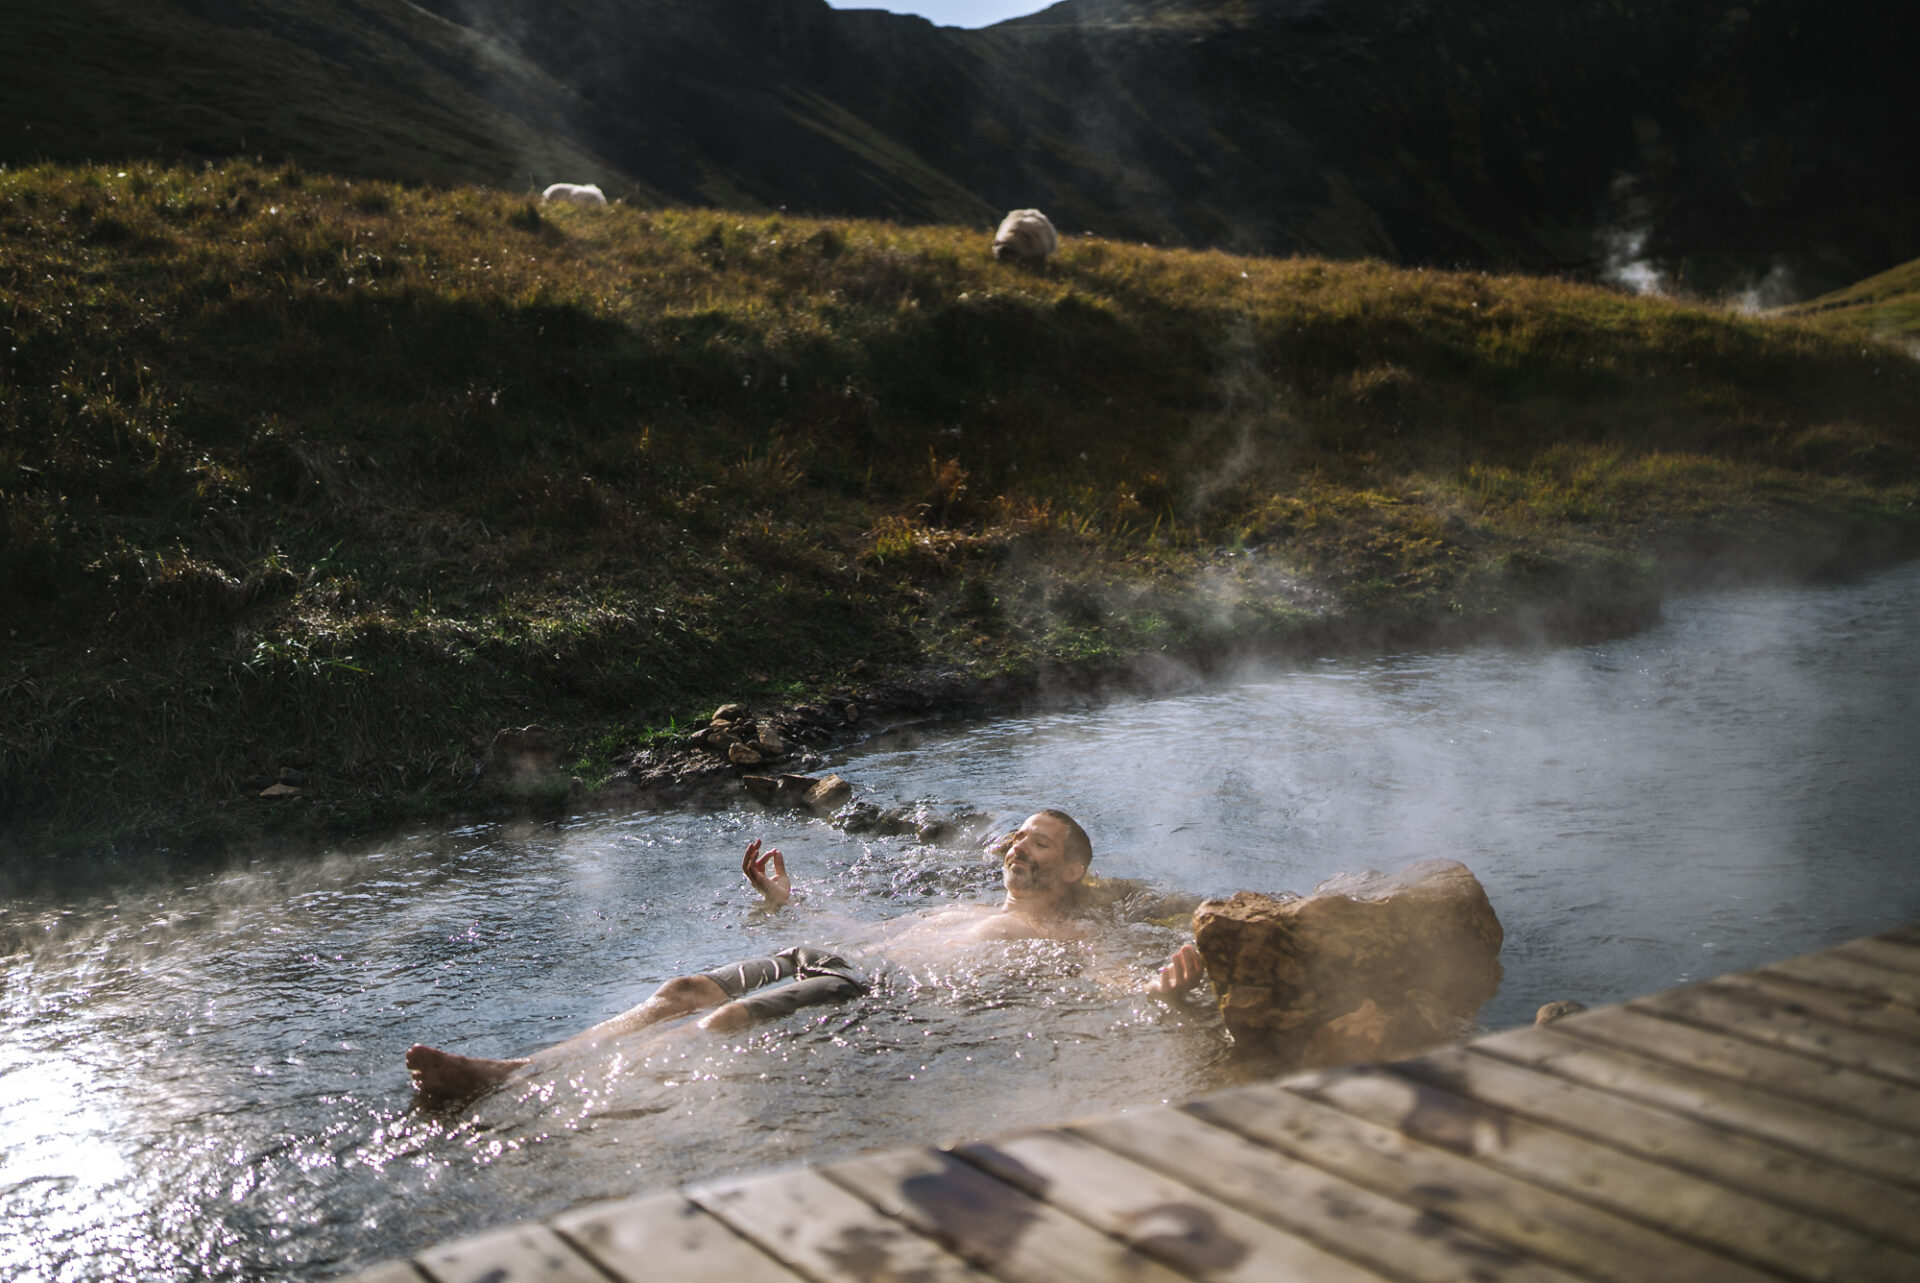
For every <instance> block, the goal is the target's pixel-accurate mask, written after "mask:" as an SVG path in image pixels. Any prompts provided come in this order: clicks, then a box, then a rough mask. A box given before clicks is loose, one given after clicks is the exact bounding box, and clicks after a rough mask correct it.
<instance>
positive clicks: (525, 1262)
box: [413, 1223, 607, 1283]
mask: <svg viewBox="0 0 1920 1283" xmlns="http://www.w3.org/2000/svg"><path fill="white" fill-rule="evenodd" d="M413 1259H414V1263H415V1264H417V1265H418V1266H419V1267H420V1269H421V1271H422V1272H423V1273H424V1274H426V1276H427V1277H428V1278H430V1279H432V1280H433V1281H434V1283H607V1276H606V1275H604V1274H602V1273H601V1272H600V1271H599V1270H597V1269H595V1268H594V1266H593V1264H592V1263H591V1262H590V1261H588V1260H587V1258H586V1257H584V1256H582V1255H580V1253H578V1252H576V1251H575V1250H574V1248H573V1245H572V1244H571V1243H568V1242H567V1241H566V1240H565V1239H563V1238H561V1237H560V1236H559V1235H558V1234H555V1233H554V1232H553V1231H552V1230H550V1229H548V1228H547V1227H546V1226H544V1225H536V1224H532V1223H529V1224H526V1225H515V1226H513V1227H511V1228H509V1229H504V1230H495V1231H493V1232H492V1233H491V1234H481V1235H478V1236H476V1237H474V1238H468V1239H462V1240H460V1241H459V1242H458V1243H444V1244H442V1245H440V1246H439V1247H435V1248H430V1249H429V1250H427V1251H425V1252H422V1253H420V1254H419V1255H418V1256H416V1257H414V1258H413Z"/></svg>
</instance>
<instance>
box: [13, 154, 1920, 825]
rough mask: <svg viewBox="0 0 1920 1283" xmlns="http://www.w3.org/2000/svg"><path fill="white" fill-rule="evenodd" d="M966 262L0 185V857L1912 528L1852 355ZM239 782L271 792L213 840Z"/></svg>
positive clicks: (380, 817) (1815, 346)
mask: <svg viewBox="0 0 1920 1283" xmlns="http://www.w3.org/2000/svg"><path fill="white" fill-rule="evenodd" d="M986 240H987V237H986V233H985V230H984V229H965V228H916V229H905V228H900V227H895V226H891V225H886V224H877V223H864V222H851V221H830V220H828V221H821V220H803V219H796V218H782V217H769V218H743V217H740V216H738V215H730V214H724V213H715V212H704V211H691V210H668V211H652V212H647V211H639V210H630V209H626V208H622V207H614V208H610V209H605V210H576V209H571V208H566V209H559V210H536V209H533V208H531V207H529V206H528V205H527V204H526V203H525V201H524V200H523V199H519V198H512V197H508V196H504V195H500V194H497V193H493V192H489V191H484V190H479V189H458V190H451V191H424V190H411V189H405V188H401V187H397V186H390V185H384V184H371V183H348V182H346V181H343V180H338V179H334V178H329V177H324V176H316V175H308V174H303V173H301V172H300V171H298V170H296V169H291V168H282V169H272V168H264V167H261V166H258V165H254V164H247V163H235V164H231V165H227V166H224V167H219V168H209V169H164V168H149V167H134V168H130V169H100V168H79V169H74V168H38V169H28V170H15V171H6V172H4V173H0V349H3V350H0V429H4V438H0V440H3V444H0V452H3V453H0V523H3V524H0V540H3V542H0V597H4V599H5V600H7V601H8V602H9V603H11V604H12V608H11V609H10V610H9V612H8V621H7V623H6V624H5V626H4V628H5V636H4V638H0V661H3V662H4V667H3V668H0V816H4V820H0V823H3V824H4V826H5V829H6V831H7V833H8V834H9V835H10V836H11V837H12V838H13V839H15V840H18V841H30V842H33V843H36V844H37V843H40V842H54V843H64V842H74V841H92V840H97V839H100V838H102V837H117V838H121V839H125V840H129V841H131V840H135V839H138V838H141V837H165V838H168V839H171V840H177V841H201V842H206V841H220V840H226V839H232V838H236V837H241V836H245V835H247V834H250V833H257V832H262V831H271V830H274V829H276V828H297V829H301V830H303V831H325V832H340V831H351V830H354V829H357V828H362V827H365V826H368V825H373V824H378V823H382V822H386V821H390V820H392V819H395V818H398V817H400V816H404V815H408V814H431V813H436V812H439V811H442V810H444V809H446V808H449V807H453V806H457V805H460V804H462V803H463V801H465V800H466V799H468V798H469V797H470V796H471V789H472V777H473V771H474V767H475V764H476V762H477V758H478V754H479V751H480V749H481V748H482V747H483V746H484V744H485V743H486V741H487V739H488V738H489V737H490V736H491V734H492V732H493V730H494V729H496V728H497V727H499V726H502V725H507V724H519V723H524V722H529V721H541V722H544V723H546V724H548V725H551V726H556V727H558V728H560V729H561V730H562V731H563V732H564V734H565V735H566V736H567V738H568V740H569V742H570V743H571V744H572V745H573V746H574V749H575V752H576V753H577V755H578V760H577V761H576V762H575V763H574V765H575V766H576V767H577V769H578V770H579V771H580V772H581V773H582V774H585V775H588V776H592V777H599V776H602V775H604V774H605V773H607V772H608V771H610V770H612V769H613V768H614V766H615V765H616V764H617V763H618V762H619V761H620V760H622V759H623V758H624V756H625V755H627V754H629V753H630V752H631V751H633V750H634V749H635V748H637V747H640V746H642V745H644V744H646V743H648V742H650V741H651V740H653V739H655V738H657V737H659V736H660V735H662V734H668V735H671V734H673V733H675V732H676V731H678V730H680V729H683V728H684V727H685V726H687V725H688V724H689V723H690V722H691V721H693V720H695V719H697V718H699V717H701V716H703V715H704V714H705V713H706V712H707V711H709V710H710V708H711V706H712V705H713V704H714V703H715V702H717V701H719V700H721V699H725V698H736V697H743V696H744V697H751V698H756V699H764V700H778V699H786V700H792V699H800V698H804V697H806V696H808V695H813V694H819V693H823V692H827V691H831V690H835V689H855V690H858V689H860V688H862V687H865V686H870V685H872V684H874V683H877V682H881V681H884V680H887V679H889V678H892V677H896V676H899V675H902V674H908V673H914V672H926V671H950V672H953V673H956V674H961V675H963V676H971V677H978V678H980V679H983V680H985V679H988V678H994V677H1003V676H1008V675H1012V676H1015V677H1020V676H1022V675H1031V674H1035V673H1038V672H1043V671H1046V670H1049V669H1051V668H1054V667H1056V666H1059V665H1068V666H1081V667H1084V666H1086V665H1096V666H1100V665H1117V664H1121V663H1124V662H1125V661H1126V660H1127V658H1128V657H1130V656H1134V655H1137V654H1140V653H1142V652H1149V651H1165V652H1172V653H1177V654H1181V655H1186V656H1207V655H1217V654H1220V653H1222V652H1224V651H1226V650H1230V649H1236V648H1242V647H1248V646H1271V645H1281V644H1286V643H1288V642H1289V641H1290V640H1291V641H1294V642H1299V643H1301V644H1312V645H1316V646H1317V645H1326V644H1332V642H1333V639H1334V632H1333V631H1332V630H1331V629H1330V627H1329V625H1328V624H1327V622H1326V621H1327V620H1328V619H1337V620H1338V621H1339V630H1340V633H1339V635H1340V636H1341V637H1345V638H1349V639H1355V638H1372V639H1378V638H1381V637H1387V636H1392V637H1395V638H1399V639H1407V638H1413V637H1418V636H1432V635H1433V630H1434V629H1436V628H1439V627H1451V628H1453V629H1454V630H1455V632H1456V633H1463V632H1467V631H1472V630H1475V629H1489V628H1501V627H1507V626H1509V625H1508V621H1517V620H1520V619H1522V618H1527V619H1531V620H1534V621H1535V622H1540V623H1542V624H1553V623H1556V622H1557V623H1558V624H1560V625H1563V626H1577V627H1593V626H1604V625H1606V623H1607V622H1608V621H1609V620H1613V621H1615V622H1617V621H1619V620H1621V619H1625V618H1631V617H1634V616H1635V613H1636V612H1637V611H1639V610H1640V609H1642V608H1643V607H1644V605H1645V603H1646V602H1647V600H1649V597H1650V594H1651V593H1652V592H1654V591H1655V583H1654V577H1655V575H1656V568H1655V567H1653V566H1652V565H1650V564H1649V563H1648V562H1647V561H1646V560H1645V557H1646V555H1647V554H1648V553H1649V552H1653V553H1655V554H1658V553H1660V552H1661V551H1662V550H1664V549H1668V548H1672V547H1676V546H1678V534H1679V533H1680V532H1686V533H1687V534H1689V535H1690V536H1691V535H1698V534H1701V533H1702V532H1704V533H1705V534H1707V535H1709V536H1710V537H1712V538H1713V539H1714V540H1716V541H1717V543H1716V545H1715V546H1716V547H1718V548H1719V549H1721V550H1738V549H1743V548H1754V547H1756V546H1757V545H1756V538H1755V537H1756V536H1758V535H1765V536H1766V539H1765V540H1764V541H1760V542H1761V543H1762V544H1763V545H1764V546H1759V547H1758V551H1757V552H1756V553H1755V556H1756V558H1757V560H1759V561H1760V562H1762V563H1765V564H1773V565H1786V564H1789V563H1792V564H1794V565H1796V566H1798V567H1799V568H1806V567H1810V566H1813V565H1816V564H1820V563H1821V562H1822V560H1823V557H1824V553H1823V552H1822V551H1820V550H1831V549H1833V548H1837V547H1848V548H1855V549H1858V548H1861V547H1865V546H1867V545H1869V544H1874V545H1875V546H1879V547H1882V548H1885V547H1896V546H1901V545H1902V541H1904V540H1907V539H1909V538H1910V537H1911V534H1912V531H1913V529H1914V527H1915V510H1914V498H1915V491H1916V466H1915V435H1914V425H1915V414H1914V411H1915V408H1916V405H1917V404H1920V383H1917V382H1916V379H1915V368H1914V366H1913V363H1912V362H1911V361H1910V360H1907V359H1905V358H1903V357H1901V356H1900V354H1899V353H1897V352H1894V351H1892V350H1891V349H1881V348H1878V347H1873V346H1868V347H1866V348H1863V346H1862V345H1861V344H1860V343H1859V342H1858V341H1857V340H1854V339H1851V338H1836V337H1832V336H1829V335H1827V334H1824V333H1822V332H1821V331H1819V330H1817V329H1814V328H1811V327H1808V326H1805V325H1801V324H1796V323H1787V322H1779V321H1763V320H1758V319H1753V318H1744V317H1739V316H1734V315H1729V314H1726V313H1723V312H1719V311H1716V310H1712V309H1707V308H1700V307H1690V306H1685V305H1681V304H1676V303H1670V302H1660V301H1644V300H1632V299H1627V298H1624V297H1621V296H1618V295H1615V294H1612V293H1608V292H1604V291H1600V290H1596V289H1591V288H1586V287H1581V286H1575V285H1570V284H1565V283H1561V282H1556V281H1550V280H1541V279H1528V278H1502V277H1489V276H1482V275H1475V274H1449V273H1437V272H1418V271H1400V270H1394V269H1390V268H1387V267H1385V266H1382V265H1380V264H1378V263H1371V262H1361V263H1346V264H1337V263H1330V262H1323V261H1315V260H1299V259H1296V260H1284V261H1281V260H1264V259H1253V258H1240V257H1233V256H1229V255H1223V254H1214V253H1188V252H1165V251H1156V250H1149V249H1146V248H1141V247H1134V246H1129V245H1122V244H1115V243H1111V242H1103V241H1097V240H1072V241H1069V242H1068V243H1067V244H1066V245H1065V247H1064V249H1063V252H1062V254H1061V256H1060V257H1059V259H1058V260H1057V261H1056V262H1055V263H1054V264H1053V265H1051V266H1050V267H1049V268H1047V269H1046V270H1045V271H1043V272H1031V271H1022V270H1018V269H1014V268H1010V267H1005V266H1001V265H997V264H995V263H993V262H992V260H991V259H990V258H989V256H988V255H987V253H986ZM1516 626H1517V625H1516ZM280 766H292V767H296V768H299V769H301V770H302V771H303V772H304V773H305V774H306V775H307V776H308V777H309V779H310V781H311V783H312V787H311V788H310V790H309V794H308V796H306V797H304V798H302V799H300V800H299V801H298V802H295V803H288V804H282V805H278V806H276V805H273V804H268V803H263V802H259V801H257V800H256V799H255V798H254V797H253V793H254V792H255V791H256V789H255V787H254V786H255V785H256V784H257V783H258V782H259V781H260V780H261V779H263V778H271V775H272V773H273V771H274V770H275V769H276V768H277V767H280Z"/></svg>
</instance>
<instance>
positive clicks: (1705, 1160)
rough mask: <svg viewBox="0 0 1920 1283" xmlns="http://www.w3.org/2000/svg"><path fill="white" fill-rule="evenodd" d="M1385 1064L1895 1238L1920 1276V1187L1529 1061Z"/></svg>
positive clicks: (1478, 1056) (1441, 1059)
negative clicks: (1878, 1176) (1910, 1253)
mask: <svg viewBox="0 0 1920 1283" xmlns="http://www.w3.org/2000/svg"><path fill="white" fill-rule="evenodd" d="M1386 1068H1387V1069H1388V1071H1389V1072H1391V1073H1393V1074H1395V1075H1397V1076H1403V1077H1408V1078H1411V1079H1412V1080H1413V1081H1414V1082H1416V1083H1419V1084H1422V1085H1425V1086H1433V1087H1438V1088H1440V1089H1441V1090H1442V1091H1446V1092H1449V1093H1451V1094H1453V1095H1456V1096H1462V1097H1465V1098H1466V1099H1468V1100H1471V1101H1474V1102H1476V1103H1478V1104H1481V1105H1485V1106H1488V1107H1489V1108H1492V1109H1497V1110H1504V1111H1507V1112H1509V1113H1513V1114H1516V1115H1518V1116H1520V1117H1522V1118H1526V1119H1530V1120H1531V1121H1533V1122H1536V1123H1538V1124H1540V1125H1541V1126H1543V1127H1547V1128H1551V1129H1553V1130H1555V1131H1560V1132H1566V1133H1568V1134H1570V1135H1575V1136H1583V1137H1585V1138H1587V1139H1588V1140H1593V1141H1598V1142H1600V1143H1601V1144H1603V1145H1608V1146H1611V1147H1613V1148H1615V1149H1619V1150H1623V1151H1625V1152H1627V1153H1629V1154H1632V1155H1635V1156H1637V1157H1639V1158H1645V1159H1648V1160H1650V1161H1652V1162H1656V1163H1661V1164H1664V1165H1666V1166H1668V1167H1673V1168H1677V1169H1678V1170H1680V1171H1683V1172H1686V1173H1688V1174H1690V1175H1692V1176H1696V1177H1699V1178H1700V1179H1702V1180H1706V1181H1710V1182H1712V1183H1713V1184H1716V1185H1719V1186H1721V1187H1723V1188H1725V1189H1728V1190H1743V1191H1745V1192H1746V1193H1748V1194H1752V1195H1754V1196H1756V1197H1758V1198H1763V1199H1766V1200H1768V1201H1769V1202H1772V1203H1775V1204H1778V1205H1779V1206H1781V1207H1783V1208H1787V1209H1791V1210H1793V1211H1796V1212H1800V1213H1803V1214H1806V1215H1807V1216H1808V1217H1809V1218H1811V1219H1814V1220H1824V1221H1829V1222H1832V1223H1834V1224H1837V1225H1844V1226H1847V1227H1849V1228H1851V1229H1853V1230H1856V1231H1858V1232H1859V1233H1861V1234H1866V1235H1871V1236H1876V1237H1879V1238H1883V1239H1886V1240H1887V1241H1888V1242H1891V1243H1897V1244H1900V1245H1901V1246H1903V1247H1906V1248H1908V1249H1910V1250H1915V1251H1916V1252H1917V1254H1916V1255H1915V1256H1914V1258H1913V1265H1914V1270H1915V1276H1916V1277H1920V1194H1916V1193H1915V1192H1914V1191H1913V1190H1910V1189H1903V1188H1901V1187H1899V1186H1897V1185H1894V1184H1890V1183H1888V1182H1886V1181H1881V1180H1876V1179H1874V1178H1873V1177H1871V1176H1866V1175H1863V1174H1861V1173H1859V1172H1854V1171H1849V1170H1847V1169H1845V1168H1841V1167H1836V1166H1834V1165H1833V1164H1831V1163H1828V1162H1823V1161H1821V1160H1820V1159H1818V1158H1813V1157H1809V1156H1807V1155H1805V1154H1802V1153H1799V1152H1797V1151H1794V1150H1789V1149H1784V1148H1782V1147H1780V1146H1778V1145H1774V1144H1771V1143H1768V1142H1766V1141H1763V1140H1760V1139H1757V1138H1755V1137H1753V1136H1751V1135H1748V1134H1745V1133H1742V1132H1738V1131H1731V1130H1728V1129H1726V1128H1722V1127H1714V1126H1710V1125H1708V1124H1705V1123H1701V1122H1698V1121H1695V1120H1694V1119H1693V1118H1690V1117H1688V1116H1686V1115H1683V1114H1680V1113H1675V1112H1671V1111H1670V1110H1667V1109H1661V1108H1655V1107H1652V1106H1648V1105H1644V1104H1641V1103H1639V1102H1637V1101H1633V1100H1628V1099H1626V1098H1625V1097H1623V1096H1618V1095H1615V1094H1614V1093H1612V1092H1610V1091H1607V1090H1605V1089H1604V1088H1596V1087H1593V1086H1589V1085H1587V1084H1584V1083H1578V1082H1570V1081H1568V1080H1566V1079H1564V1078H1561V1077H1557V1076H1555V1075H1553V1074H1550V1073H1548V1072H1546V1071H1545V1070H1544V1069H1543V1068H1541V1067H1539V1066H1537V1065H1534V1064H1528V1063H1512V1062H1509V1061H1505V1060H1501V1059H1498V1058H1496V1057H1494V1056H1492V1055H1489V1054H1487V1053H1485V1052H1484V1051H1482V1050H1480V1049H1478V1048H1475V1049H1473V1050H1467V1049H1465V1048H1450V1049H1448V1050H1445V1051H1439V1052H1434V1053H1432V1054H1430V1055H1426V1056H1421V1057H1419V1058H1417V1059H1414V1060H1409V1061H1404V1062H1402V1063H1400V1064H1396V1065H1391V1066H1387V1067H1386ZM1912 1174H1920V1169H1912Z"/></svg>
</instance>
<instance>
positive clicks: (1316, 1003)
mask: <svg viewBox="0 0 1920 1283" xmlns="http://www.w3.org/2000/svg"><path fill="white" fill-rule="evenodd" d="M1193 933H1194V940H1195V943H1196V944H1198V946H1199V948H1200V954H1201V956H1202V957H1203V958H1204V959H1206V964H1207V976H1208V978H1209V979H1210V980H1212V982H1213V986H1214V991H1215V992H1216V993H1217V994H1218V995H1219V1001H1220V1012H1221V1015H1222V1016H1223V1017H1224V1018H1225V1020H1226V1023H1227V1028H1228V1029H1230V1030H1231V1031H1232V1032H1233V1035H1234V1037H1235V1038H1236V1039H1238V1040H1239V1041H1241V1042H1243V1043H1246V1044H1249V1045H1251V1046H1253V1047H1255V1048H1257V1049H1260V1050H1264V1051H1269V1052H1272V1053H1275V1054H1277V1055H1279V1056H1281V1057H1283V1058H1285V1059H1289V1060H1292V1061H1294V1062H1296V1063H1298V1064H1300V1065H1302V1066H1308V1065H1315V1066H1318V1065H1329V1064H1341V1063H1348V1062H1352V1061H1356V1060H1377V1059H1386V1058H1391V1057H1394V1056H1400V1055H1406V1054H1409V1053H1411V1052H1413V1051H1416V1050H1419V1049H1420V1048H1422V1047H1429V1046H1433V1045H1435V1044H1437V1043H1440V1042H1446V1041H1450V1040H1451V1039H1452V1038H1453V1037H1456V1036H1458V1034H1459V1033H1461V1032H1463V1031H1464V1028H1465V1027H1466V1025H1467V1022H1469V1021H1471V1019H1472V1017H1473V1015H1474V1013H1475V1012H1477V1011H1478V1010H1479V1009H1480V1006H1481V1004H1482V1003H1484V1002H1486V1000H1487V999H1489V998H1491V997H1492V996H1493V995H1494V992H1495V991H1496V990H1498V989H1499V987H1500V945H1501V941H1502V939H1503V938H1504V933H1503V932H1502V931H1501V928H1500V919H1499V918H1498V917H1497V916H1495V914H1494V912H1493V906H1492V905H1491V904H1489V903H1488V901H1487V893H1486V891H1485V890H1484V889H1483V888H1482V887H1481V886H1480V882H1479V879H1477V878H1475V877H1474V876H1473V874H1472V873H1471V872H1469V871H1468V869H1467V867H1466V866H1465V865H1463V864H1459V863H1457V862H1455V861H1453V860H1423V861H1421V862H1420V863H1418V864H1414V865H1410V866H1409V867H1407V868H1405V869H1402V870H1401V871H1400V872H1399V873H1395V874H1392V875H1388V874H1383V873H1376V872H1371V871H1369V872H1366V873H1359V874H1341V875H1340V876H1338V877H1333V878H1329V879H1327V880H1326V881H1325V882H1322V883H1321V884H1320V885H1319V886H1318V887H1316V888H1314V892H1313V894H1312V895H1311V896H1308V897H1305V898H1304V899H1303V898H1301V897H1299V896H1294V895H1282V896H1270V895H1261V894H1259V893H1257V892H1252V891H1241V892H1238V893H1236V894H1235V895H1234V896H1233V897H1232V898H1230V899H1226V900H1208V901H1206V902H1205V903H1203V904H1202V905H1201V906H1200V907H1199V908H1198V909H1196V910H1194V914H1193Z"/></svg>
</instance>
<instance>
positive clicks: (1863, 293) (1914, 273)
mask: <svg viewBox="0 0 1920 1283" xmlns="http://www.w3.org/2000/svg"><path fill="white" fill-rule="evenodd" d="M1780 315H1782V316H1786V317H1797V318H1801V319H1804V320H1808V321H1812V322H1813V323H1814V324H1816V325H1820V326H1822V327H1824V328H1827V329H1831V330H1835V331H1841V332H1845V333H1849V334H1854V335H1858V336H1861V337H1866V338H1876V339H1881V340H1892V341H1896V342H1897V341H1899V340H1902V339H1904V340H1905V341H1906V343H1907V350H1908V352H1909V353H1911V352H1913V351H1915V350H1916V349H1915V347H1914V346H1913V345H1914V344H1917V343H1920V259H1915V260H1914V261H1913V262H1911V263H1902V264H1900V266H1898V267H1892V268H1888V269H1887V270H1886V271H1884V272H1881V273H1880V274H1879V275H1877V276H1870V277H1868V278H1867V279H1866V280H1864V281H1861V282H1859V283H1857V284H1854V285H1849V286H1847V287H1846V288H1845V289H1839V290H1834V291H1833V292H1832V293H1830V294H1822V295H1821V296H1820V297H1819V298H1816V299H1809V300H1808V301H1806V302H1805V303H1796V304H1794V305H1793V306H1791V307H1785V308H1781V309H1780Z"/></svg>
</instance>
